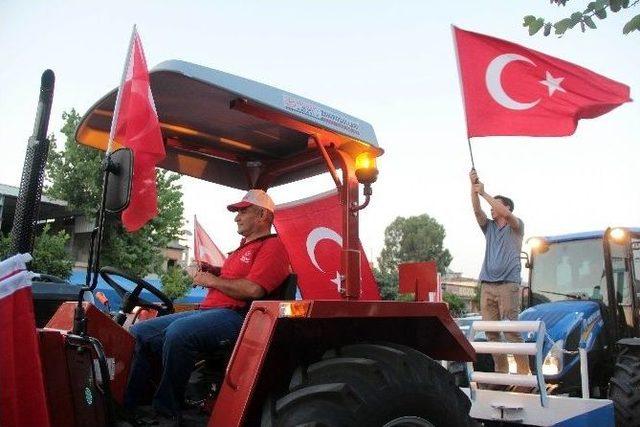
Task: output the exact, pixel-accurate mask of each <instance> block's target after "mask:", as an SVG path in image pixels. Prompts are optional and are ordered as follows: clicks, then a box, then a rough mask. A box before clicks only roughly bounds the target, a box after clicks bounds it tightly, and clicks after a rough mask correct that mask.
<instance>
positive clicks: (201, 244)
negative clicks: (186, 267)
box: [193, 215, 227, 267]
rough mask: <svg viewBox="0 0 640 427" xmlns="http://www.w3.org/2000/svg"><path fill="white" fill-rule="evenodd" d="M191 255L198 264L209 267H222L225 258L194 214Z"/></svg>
mask: <svg viewBox="0 0 640 427" xmlns="http://www.w3.org/2000/svg"><path fill="white" fill-rule="evenodd" d="M193 256H194V258H195V259H196V262H198V263H199V264H208V265H210V266H211V267H222V264H224V260H225V259H226V258H227V257H225V256H224V254H223V253H222V252H221V251H220V249H218V247H217V246H216V244H215V243H213V240H211V237H209V235H208V234H207V232H206V231H204V228H202V226H201V225H200V223H199V222H198V219H197V218H196V217H195V215H194V217H193Z"/></svg>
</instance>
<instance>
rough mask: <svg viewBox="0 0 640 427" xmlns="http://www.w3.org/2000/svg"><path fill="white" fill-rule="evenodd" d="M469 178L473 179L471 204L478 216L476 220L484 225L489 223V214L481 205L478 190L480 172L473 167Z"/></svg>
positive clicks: (480, 224) (481, 225)
mask: <svg viewBox="0 0 640 427" xmlns="http://www.w3.org/2000/svg"><path fill="white" fill-rule="evenodd" d="M469 179H470V180H471V206H472V207H473V214H474V215H475V217H476V221H478V225H479V226H480V227H484V226H485V225H487V214H485V213H484V211H483V210H482V208H481V207H480V197H479V196H478V191H477V190H478V188H479V187H478V184H480V180H479V179H478V174H477V173H476V170H475V169H471V172H469Z"/></svg>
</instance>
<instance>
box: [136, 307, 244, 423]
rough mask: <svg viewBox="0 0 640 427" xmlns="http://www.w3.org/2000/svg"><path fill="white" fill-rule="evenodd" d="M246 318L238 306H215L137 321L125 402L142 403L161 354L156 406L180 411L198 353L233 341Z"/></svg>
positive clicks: (171, 412) (209, 350) (159, 408)
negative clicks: (154, 363)
mask: <svg viewBox="0 0 640 427" xmlns="http://www.w3.org/2000/svg"><path fill="white" fill-rule="evenodd" d="M243 320H244V318H243V316H242V315H241V314H240V313H238V312H236V311H234V310H230V309H226V308H215V309H209V310H197V311H187V312H182V313H174V314H170V315H168V316H161V317H157V318H155V319H150V320H145V321H143V322H140V323H136V324H135V325H133V327H132V328H131V330H130V331H129V332H131V334H133V336H134V337H135V339H136V346H135V350H134V354H133V361H132V364H131V372H130V373H129V382H128V383H127V390H126V392H125V397H124V404H125V406H126V407H128V408H133V407H135V406H136V405H138V404H140V400H141V398H142V397H143V393H144V391H145V389H146V384H147V381H148V379H149V378H150V377H151V363H150V358H151V357H153V356H160V355H161V357H162V377H161V379H160V384H159V385H158V389H157V390H156V394H155V396H154V398H153V407H154V408H155V409H157V410H159V411H161V412H163V413H169V414H177V413H178V412H179V411H180V407H181V405H182V402H183V400H184V393H185V389H186V387H187V383H188V382H189V377H190V376H191V372H192V371H193V367H194V364H195V362H197V361H198V356H199V355H200V354H201V353H207V352H212V351H215V350H217V349H219V348H221V347H222V346H224V345H227V344H228V343H232V344H233V343H234V342H235V340H236V339H237V337H238V334H239V333H240V328H241V327H242V322H243Z"/></svg>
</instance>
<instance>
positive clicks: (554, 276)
mask: <svg viewBox="0 0 640 427" xmlns="http://www.w3.org/2000/svg"><path fill="white" fill-rule="evenodd" d="M531 291H532V292H533V294H534V299H533V300H534V301H536V302H538V303H539V302H550V301H563V300H572V299H596V300H602V301H605V302H606V299H607V289H606V281H605V278H604V257H603V251H602V240H601V239H590V240H574V241H567V242H557V243H551V244H550V245H549V247H548V249H547V250H546V251H545V252H542V253H536V254H535V258H534V261H533V267H532V270H531Z"/></svg>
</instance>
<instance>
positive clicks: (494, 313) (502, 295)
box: [480, 282, 529, 374]
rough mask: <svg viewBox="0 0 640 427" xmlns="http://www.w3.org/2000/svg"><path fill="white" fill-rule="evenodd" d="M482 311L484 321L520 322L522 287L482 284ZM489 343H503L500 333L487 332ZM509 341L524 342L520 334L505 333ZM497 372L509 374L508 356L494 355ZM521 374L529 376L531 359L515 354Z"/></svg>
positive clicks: (510, 284)
mask: <svg viewBox="0 0 640 427" xmlns="http://www.w3.org/2000/svg"><path fill="white" fill-rule="evenodd" d="M481 286H482V289H481V292H482V293H481V296H480V311H481V312H482V320H518V314H519V313H520V285H519V284H518V283H510V282H505V283H500V284H497V283H493V282H482V284H481ZM486 335H487V341H502V340H501V338H500V332H486ZM504 336H505V338H506V339H507V341H510V342H524V340H523V339H522V335H520V333H519V332H504ZM491 356H493V362H494V364H495V371H496V372H501V373H506V374H508V373H509V362H508V361H507V355H506V354H492V355H491ZM513 357H514V358H515V359H516V365H517V366H518V373H519V374H529V358H528V357H527V356H526V355H522V354H515V355H514V356H513Z"/></svg>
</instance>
